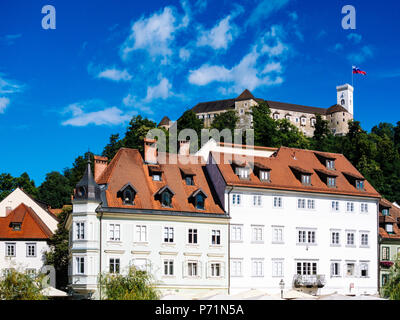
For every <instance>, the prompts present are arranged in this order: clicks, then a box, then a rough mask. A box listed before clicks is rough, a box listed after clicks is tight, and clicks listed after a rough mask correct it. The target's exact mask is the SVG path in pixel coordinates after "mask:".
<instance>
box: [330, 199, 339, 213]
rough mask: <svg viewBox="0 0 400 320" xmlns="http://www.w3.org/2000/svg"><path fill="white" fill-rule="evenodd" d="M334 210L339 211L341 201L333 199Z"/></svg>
mask: <svg viewBox="0 0 400 320" xmlns="http://www.w3.org/2000/svg"><path fill="white" fill-rule="evenodd" d="M332 211H339V201H332Z"/></svg>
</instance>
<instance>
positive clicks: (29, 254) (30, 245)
mask: <svg viewBox="0 0 400 320" xmlns="http://www.w3.org/2000/svg"><path fill="white" fill-rule="evenodd" d="M31 248H33V254H32V252H31V251H32V250H31ZM36 248H37V245H36V242H28V243H27V244H26V256H27V257H28V258H34V257H36Z"/></svg>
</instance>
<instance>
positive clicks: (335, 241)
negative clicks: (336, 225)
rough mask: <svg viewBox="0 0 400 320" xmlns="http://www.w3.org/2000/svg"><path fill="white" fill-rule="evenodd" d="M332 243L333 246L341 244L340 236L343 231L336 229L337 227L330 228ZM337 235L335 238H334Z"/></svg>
mask: <svg viewBox="0 0 400 320" xmlns="http://www.w3.org/2000/svg"><path fill="white" fill-rule="evenodd" d="M330 231H331V232H330V244H331V247H340V246H341V242H340V240H341V239H340V238H341V232H340V230H336V229H332V230H330ZM334 235H335V238H334Z"/></svg>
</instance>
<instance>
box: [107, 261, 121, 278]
mask: <svg viewBox="0 0 400 320" xmlns="http://www.w3.org/2000/svg"><path fill="white" fill-rule="evenodd" d="M111 266H112V267H113V271H111ZM117 266H118V272H117ZM108 270H109V272H110V273H111V274H120V273H121V259H120V258H115V257H110V258H109V259H108Z"/></svg>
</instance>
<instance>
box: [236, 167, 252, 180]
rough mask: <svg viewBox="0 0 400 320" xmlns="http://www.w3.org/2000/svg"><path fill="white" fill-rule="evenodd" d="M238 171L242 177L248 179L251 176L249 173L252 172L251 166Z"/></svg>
mask: <svg viewBox="0 0 400 320" xmlns="http://www.w3.org/2000/svg"><path fill="white" fill-rule="evenodd" d="M238 172H239V178H240V179H248V178H249V174H250V170H249V168H239V170H238Z"/></svg>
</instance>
